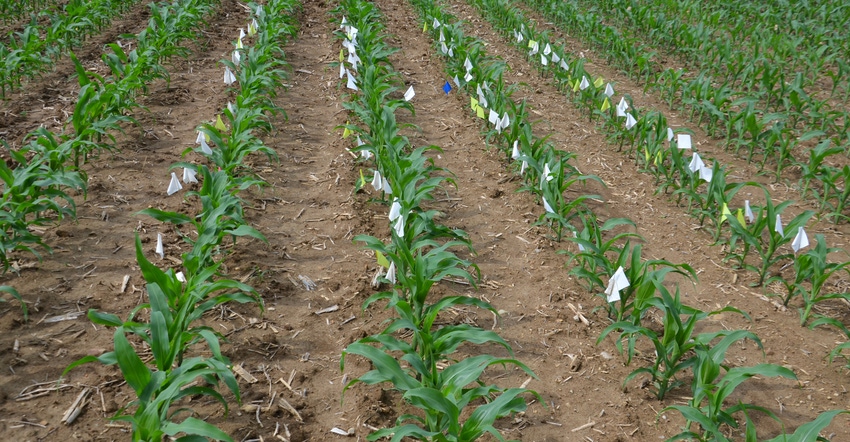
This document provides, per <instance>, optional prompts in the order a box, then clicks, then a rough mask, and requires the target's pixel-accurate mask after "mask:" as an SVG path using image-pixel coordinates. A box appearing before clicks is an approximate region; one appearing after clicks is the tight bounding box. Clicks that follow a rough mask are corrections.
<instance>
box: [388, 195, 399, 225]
mask: <svg viewBox="0 0 850 442" xmlns="http://www.w3.org/2000/svg"><path fill="white" fill-rule="evenodd" d="M399 216H401V203H399V202H398V197H395V198H393V204H392V205H391V206H390V215H389V218H390V222H393V221H395V220H396V218H398V217H399Z"/></svg>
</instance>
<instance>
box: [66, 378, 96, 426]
mask: <svg viewBox="0 0 850 442" xmlns="http://www.w3.org/2000/svg"><path fill="white" fill-rule="evenodd" d="M90 393H91V388H89V387H86V388H83V391H81V392H80V394H78V395H77V399H75V400H74V403H72V404H71V406H70V407H68V409H67V410H65V414H63V415H62V420H61V422H63V423H64V424H65V425H71V424H72V423H74V421H75V420H76V419H77V416H79V415H80V413H82V412H83V408H85V407H86V404H88V401H87V400H86V399H88V397H89V394H90Z"/></svg>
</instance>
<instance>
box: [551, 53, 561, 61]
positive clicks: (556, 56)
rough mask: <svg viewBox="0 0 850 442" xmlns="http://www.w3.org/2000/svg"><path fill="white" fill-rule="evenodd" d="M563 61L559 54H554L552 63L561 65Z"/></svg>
mask: <svg viewBox="0 0 850 442" xmlns="http://www.w3.org/2000/svg"><path fill="white" fill-rule="evenodd" d="M560 61H561V57H559V56H558V54H557V53H554V52H553V53H552V63H559V62H560Z"/></svg>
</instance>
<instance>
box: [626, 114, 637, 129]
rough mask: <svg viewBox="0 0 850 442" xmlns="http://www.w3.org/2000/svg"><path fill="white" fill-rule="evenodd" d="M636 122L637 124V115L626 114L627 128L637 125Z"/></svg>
mask: <svg viewBox="0 0 850 442" xmlns="http://www.w3.org/2000/svg"><path fill="white" fill-rule="evenodd" d="M635 124H637V120H635V117H633V116H632V114H626V129H631V128H633V127H635Z"/></svg>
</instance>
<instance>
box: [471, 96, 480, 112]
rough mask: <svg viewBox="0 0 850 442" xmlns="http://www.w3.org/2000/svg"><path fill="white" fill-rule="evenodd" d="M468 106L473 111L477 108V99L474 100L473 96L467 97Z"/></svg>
mask: <svg viewBox="0 0 850 442" xmlns="http://www.w3.org/2000/svg"><path fill="white" fill-rule="evenodd" d="M469 107H471V108H472V110H473V111H477V110H478V100H476V99H475V97H469Z"/></svg>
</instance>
